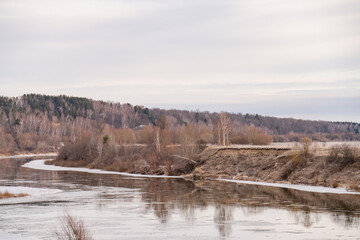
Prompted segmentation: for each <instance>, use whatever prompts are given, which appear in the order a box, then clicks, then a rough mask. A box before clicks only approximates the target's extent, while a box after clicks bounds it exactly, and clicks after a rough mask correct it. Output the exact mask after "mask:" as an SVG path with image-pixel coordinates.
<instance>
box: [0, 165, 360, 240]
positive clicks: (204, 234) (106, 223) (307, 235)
mask: <svg viewBox="0 0 360 240" xmlns="http://www.w3.org/2000/svg"><path fill="white" fill-rule="evenodd" d="M28 161H29V160H26V159H2V160H0V186H26V187H35V188H48V189H56V190H61V191H60V192H58V191H50V193H49V194H43V195H39V196H31V197H27V198H22V199H12V200H0V231H1V230H3V231H6V232H10V233H17V234H22V235H23V236H25V237H33V238H34V239H54V236H53V233H54V231H55V230H56V229H57V228H59V217H61V216H62V215H63V212H64V211H68V212H69V213H70V214H72V215H74V216H77V217H81V218H82V219H83V220H84V221H85V223H86V225H87V226H88V227H89V229H90V230H91V232H92V233H93V236H94V238H95V239H98V240H102V239H104V240H105V239H239V238H242V239H250V238H251V239H286V240H288V239H290V238H291V239H360V230H359V229H360V221H359V219H360V196H359V195H341V194H324V193H309V192H302V191H298V190H293V189H284V188H276V187H266V186H256V185H245V184H238V183H229V182H219V181H196V182H192V181H186V180H183V179H153V178H151V179H149V178H134V177H125V176H120V175H99V174H90V173H78V172H56V171H43V170H33V169H28V168H23V167H21V165H22V164H24V163H26V162H28Z"/></svg>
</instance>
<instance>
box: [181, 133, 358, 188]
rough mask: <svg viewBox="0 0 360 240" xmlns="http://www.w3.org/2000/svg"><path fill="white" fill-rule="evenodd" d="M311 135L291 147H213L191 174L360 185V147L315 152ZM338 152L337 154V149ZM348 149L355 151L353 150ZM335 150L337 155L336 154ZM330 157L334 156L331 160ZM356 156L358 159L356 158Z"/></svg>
mask: <svg viewBox="0 0 360 240" xmlns="http://www.w3.org/2000/svg"><path fill="white" fill-rule="evenodd" d="M309 141H310V140H309V139H303V140H302V142H301V143H300V144H298V145H297V146H296V147H295V148H294V149H292V150H286V149H277V148H263V149H261V148H253V149H252V148H246V149H241V148H239V149H235V148H211V147H209V148H208V149H206V150H205V151H204V152H203V153H201V155H200V162H201V164H200V165H199V166H197V167H196V168H195V169H194V171H193V172H192V173H191V174H190V175H188V176H189V177H191V178H194V179H203V178H205V179H206V178H210V179H213V178H219V177H221V178H227V179H239V180H252V181H265V182H286V183H294V184H307V185H321V186H328V187H334V188H336V187H339V186H340V187H344V188H347V189H349V190H355V191H358V190H359V188H360V160H359V158H358V157H357V158H356V157H355V158H354V156H358V155H356V153H358V151H359V148H356V147H350V149H352V150H351V151H350V150H349V146H347V145H341V146H337V147H336V148H332V149H330V151H329V153H328V155H327V156H323V155H319V154H316V152H315V149H314V148H313V147H312V146H311V145H310V142H309ZM338 148H340V150H339V152H340V153H339V154H338V155H336V153H337V152H338V150H336V151H335V153H334V150H333V149H338ZM349 152H352V153H351V154H350V153H349ZM334 154H335V156H336V157H335V158H334ZM329 159H331V160H329ZM354 159H355V160H354ZM344 162H345V163H346V165H344Z"/></svg>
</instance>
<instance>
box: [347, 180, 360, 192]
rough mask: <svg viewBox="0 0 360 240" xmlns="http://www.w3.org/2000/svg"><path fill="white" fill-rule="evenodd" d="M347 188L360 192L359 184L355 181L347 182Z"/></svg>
mask: <svg viewBox="0 0 360 240" xmlns="http://www.w3.org/2000/svg"><path fill="white" fill-rule="evenodd" d="M347 189H349V190H352V191H355V192H360V186H359V185H357V184H356V183H355V182H351V183H349V184H348V186H347Z"/></svg>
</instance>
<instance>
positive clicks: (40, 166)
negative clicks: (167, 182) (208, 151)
mask: <svg viewBox="0 0 360 240" xmlns="http://www.w3.org/2000/svg"><path fill="white" fill-rule="evenodd" d="M48 160H52V159H44V160H33V161H31V162H28V163H25V164H24V165H22V167H26V168H32V169H37V170H49V171H73V172H85V173H97V174H116V175H122V176H129V177H141V178H183V177H181V176H164V175H143V174H135V173H125V172H115V171H105V170H100V169H89V168H79V167H60V166H55V165H46V164H45V161H48Z"/></svg>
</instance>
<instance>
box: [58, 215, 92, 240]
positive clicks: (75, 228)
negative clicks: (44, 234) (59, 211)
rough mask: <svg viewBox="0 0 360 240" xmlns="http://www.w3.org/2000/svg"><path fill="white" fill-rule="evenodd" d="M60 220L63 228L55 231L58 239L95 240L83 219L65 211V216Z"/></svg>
mask: <svg viewBox="0 0 360 240" xmlns="http://www.w3.org/2000/svg"><path fill="white" fill-rule="evenodd" d="M60 221H61V230H60V231H56V232H55V236H56V239H57V240H93V238H92V236H91V234H90V232H89V231H88V230H87V229H86V227H85V224H84V221H83V220H81V219H77V218H74V217H73V216H71V215H70V214H69V213H65V216H64V217H62V218H61V220H60Z"/></svg>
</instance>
